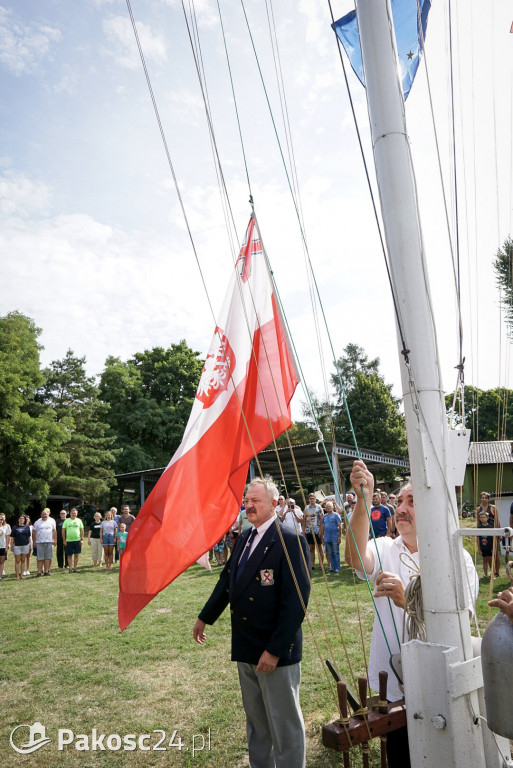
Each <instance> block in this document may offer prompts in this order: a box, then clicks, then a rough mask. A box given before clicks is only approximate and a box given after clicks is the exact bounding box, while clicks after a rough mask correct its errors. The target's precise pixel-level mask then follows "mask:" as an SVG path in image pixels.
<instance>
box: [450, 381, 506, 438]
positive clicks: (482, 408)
mask: <svg viewBox="0 0 513 768" xmlns="http://www.w3.org/2000/svg"><path fill="white" fill-rule="evenodd" d="M453 399H454V393H452V394H450V395H446V398H445V403H446V408H447V415H448V416H449V415H450V412H451V408H452V403H453ZM464 402H465V426H466V427H467V429H470V431H471V437H470V439H471V440H472V441H474V442H476V441H480V442H483V441H487V440H511V439H513V390H511V389H505V388H504V387H497V388H495V389H485V390H482V389H478V388H477V387H469V386H466V387H465V390H464ZM462 420H463V419H462V416H461V414H460V413H459V412H458V413H456V414H455V415H454V417H453V426H456V425H458V424H461V423H462Z"/></svg>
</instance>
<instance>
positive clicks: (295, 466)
mask: <svg viewBox="0 0 513 768" xmlns="http://www.w3.org/2000/svg"><path fill="white" fill-rule="evenodd" d="M218 12H219V17H220V23H221V29H222V33H223V42H224V46H225V55H226V59H227V64H228V71H229V76H230V83H231V88H232V95H233V99H234V105H235V111H236V117H237V124H238V129H239V137H240V141H241V147H242V153H243V157H244V163H245V168H246V176H247V179H248V187H249V189H250V202H251V204H252V206H253V197H252V194H251V185H250V179H249V171H248V166H247V161H246V153H245V148H244V141H243V137H242V130H241V125H240V118H239V111H238V107H237V98H236V95H235V88H234V84H233V77H232V71H231V64H230V57H229V54H228V47H227V43H226V35H225V33H224V23H223V20H222V13H221V8H220V5H219V2H218ZM253 211H254V208H253ZM255 220H256V216H255ZM256 224H257V227H258V222H257V221H256ZM258 229H259V228H258ZM263 250H264V254H265V253H266V252H265V248H264V249H263ZM268 269H269V272H270V274H271V275H273V273H272V269H271V266H270V264H269V263H268ZM273 284H274V286H275V292H276V295H277V299H278V303H279V306H280V311H281V313H282V315H283V317H284V318H286V315H285V312H284V310H283V305H282V303H281V299H280V298H279V294H278V288H277V285H276V283H275V281H274V277H273ZM287 325H288V324H287ZM287 330H288V333H289V337H290V339H291V340H292V335H291V333H290V329H289V328H288V329H287ZM294 354H295V357H296V362H297V364H298V367H299V369H300V371H301V379H302V382H304V381H305V377H304V375H303V373H302V369H301V367H300V363H299V357H298V355H297V351H296V350H295V347H294ZM314 420H315V415H314ZM318 429H319V428H318ZM287 441H288V444H289V449H290V452H291V456H292V460H293V463H294V468H295V471H296V476H297V478H298V481H299V483H300V486H301V491H302V495H303V501H304V502H305V504H306V501H305V499H304V491H303V489H302V485H301V482H300V478H299V471H298V468H297V464H296V460H295V456H294V451H293V447H292V445H291V442H290V437H289V434H288V431H287ZM275 450H276V443H275ZM276 455H277V459H278V463H279V466H280V471H281V475H282V481H283V484H284V486H285V488H286V482H285V478H284V475H283V470H282V469H281V462H280V458H279V453H278V451H277V450H276ZM323 572H324V568H323ZM324 578H325V581H326V574H325V573H324ZM326 583H327V582H326ZM329 597H330V600H331V594H329ZM332 607H333V610H334V613H335V609H334V606H333V604H332ZM335 619H336V620H337V617H336V613H335ZM342 640H343V638H342ZM326 674H327V673H326ZM328 679H329V676H328Z"/></svg>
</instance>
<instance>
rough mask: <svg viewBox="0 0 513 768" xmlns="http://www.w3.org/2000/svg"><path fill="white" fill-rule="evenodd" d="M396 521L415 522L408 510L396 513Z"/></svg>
mask: <svg viewBox="0 0 513 768" xmlns="http://www.w3.org/2000/svg"><path fill="white" fill-rule="evenodd" d="M395 519H396V522H397V521H398V520H406V522H407V523H413V518H412V516H411V515H410V514H409V513H408V512H402V513H401V514H399V515H398V514H397V512H396V514H395Z"/></svg>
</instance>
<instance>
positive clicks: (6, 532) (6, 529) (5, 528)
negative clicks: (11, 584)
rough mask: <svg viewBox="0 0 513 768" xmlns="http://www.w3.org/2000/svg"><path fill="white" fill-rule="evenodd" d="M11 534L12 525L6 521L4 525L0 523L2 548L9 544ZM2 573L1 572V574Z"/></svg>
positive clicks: (0, 543)
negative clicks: (8, 537) (8, 538)
mask: <svg viewBox="0 0 513 768" xmlns="http://www.w3.org/2000/svg"><path fill="white" fill-rule="evenodd" d="M10 535H11V526H10V525H9V523H4V525H0V549H5V547H6V545H7V536H10ZM1 575H2V574H1V573H0V576H1Z"/></svg>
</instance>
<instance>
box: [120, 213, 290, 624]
mask: <svg viewBox="0 0 513 768" xmlns="http://www.w3.org/2000/svg"><path fill="white" fill-rule="evenodd" d="M297 382H298V376H297V371H296V367H295V365H294V362H293V359H292V355H291V353H290V349H289V344H288V338H287V334H286V331H285V328H284V326H283V323H282V318H281V314H280V311H279V308H278V306H277V304H276V301H275V297H274V294H273V289H272V284H271V279H270V276H269V271H268V268H267V263H266V259H265V256H264V253H263V250H262V244H261V241H260V235H259V233H258V228H257V224H256V222H255V219H254V217H253V216H252V217H251V219H250V221H249V225H248V229H247V232H246V238H245V241H244V244H243V246H242V248H241V251H240V254H239V258H238V260H237V263H236V265H235V270H234V276H233V278H232V281H231V285H230V288H229V290H228V294H227V296H226V298H225V302H224V305H223V309H222V311H221V314H220V317H219V322H218V325H217V327H216V329H215V332H214V338H213V339H212V343H211V345H210V349H209V351H208V354H207V358H206V360H205V365H204V368H203V372H202V374H201V378H200V382H199V386H198V391H197V393H196V397H195V399H194V405H193V407H192V411H191V415H190V418H189V422H188V424H187V427H186V430H185V433H184V436H183V440H182V443H181V445H180V447H179V448H178V450H177V451H176V453H175V455H174V456H173V458H172V459H171V461H170V462H169V464H168V466H167V468H166V470H165V472H164V473H163V475H162V476H161V478H160V479H159V481H158V483H157V485H156V486H155V488H154V489H153V491H152V492H151V494H150V495H149V496H148V499H147V501H146V503H145V504H144V506H143V507H142V509H141V511H140V512H139V514H138V515H137V517H136V519H135V521H134V522H133V523H132V526H131V528H130V535H129V536H128V540H127V546H126V550H125V553H124V554H123V557H122V560H121V563H120V574H119V590H120V591H119V601H118V619H119V626H120V627H121V629H125V627H127V626H128V624H130V622H131V621H132V619H133V618H134V617H135V616H137V614H138V613H139V612H140V611H141V610H142V609H143V608H144V606H145V605H147V604H148V603H149V602H150V600H152V599H153V598H154V597H155V596H156V595H157V594H158V593H159V592H160V591H161V590H162V589H164V588H165V587H167V585H168V584H170V583H171V582H172V581H173V580H174V579H176V577H177V576H179V575H180V574H181V573H183V571H185V570H186V569H187V568H188V567H189V566H190V565H192V564H193V563H195V562H196V561H197V560H198V558H200V557H201V556H202V555H203V554H204V553H205V552H207V551H208V550H209V549H211V548H212V547H213V546H214V545H215V544H217V542H218V541H219V540H220V539H221V537H222V536H223V534H224V533H226V531H227V530H228V529H229V527H230V526H231V525H232V523H233V522H234V520H235V518H236V517H237V514H238V512H239V508H240V504H241V500H242V496H243V493H244V486H245V483H246V479H247V474H248V468H249V462H250V460H251V459H252V458H253V457H254V455H255V454H257V453H258V452H259V451H262V450H263V449H264V448H266V447H267V446H268V445H269V444H270V443H271V442H272V440H273V438H276V437H278V436H279V435H281V434H282V433H283V432H284V431H285V430H286V429H288V428H289V427H290V425H291V417H290V401H291V399H292V395H293V394H294V391H295V389H296V386H297Z"/></svg>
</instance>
